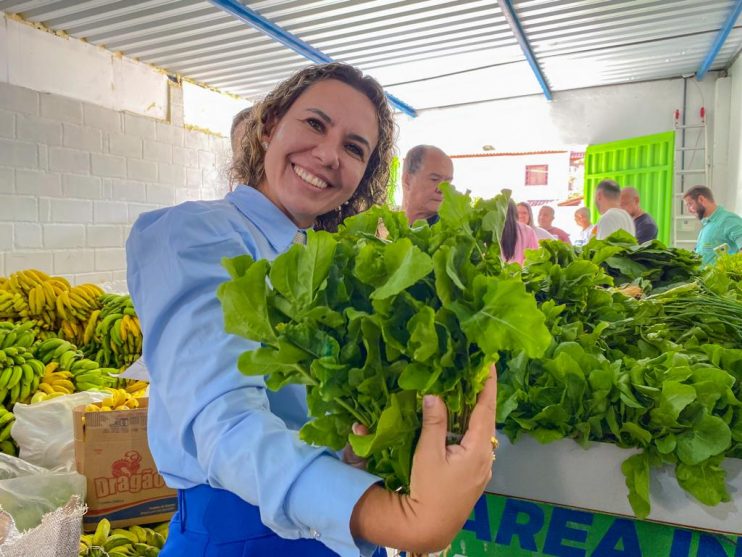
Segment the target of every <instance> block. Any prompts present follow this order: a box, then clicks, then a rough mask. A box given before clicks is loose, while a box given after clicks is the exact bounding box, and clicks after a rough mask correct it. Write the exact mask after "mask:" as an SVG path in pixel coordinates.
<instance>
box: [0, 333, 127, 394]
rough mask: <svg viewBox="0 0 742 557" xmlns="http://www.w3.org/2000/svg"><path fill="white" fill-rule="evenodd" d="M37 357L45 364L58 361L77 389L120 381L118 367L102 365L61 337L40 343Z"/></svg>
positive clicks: (107, 385) (94, 387)
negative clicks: (70, 375)
mask: <svg viewBox="0 0 742 557" xmlns="http://www.w3.org/2000/svg"><path fill="white" fill-rule="evenodd" d="M36 357H37V358H38V359H39V360H40V361H41V362H43V363H44V364H49V363H50V362H57V363H58V364H59V365H58V366H57V368H56V369H58V370H60V371H69V372H70V373H71V374H72V377H71V381H72V382H73V383H74V385H75V390H76V391H89V390H94V389H101V388H103V387H116V386H118V384H119V381H120V380H119V379H118V378H117V377H116V376H115V375H116V374H118V373H119V370H118V369H116V368H104V367H101V366H100V364H99V363H98V362H96V361H93V360H89V359H87V358H85V357H84V356H83V353H82V351H80V350H78V349H77V348H76V347H75V345H74V344H72V343H71V342H69V341H66V340H64V339H61V338H50V339H47V340H45V341H43V342H41V343H39V344H38V345H37V346H36ZM42 376H43V371H42ZM0 377H1V376H0ZM1 392H2V391H0V393H1Z"/></svg>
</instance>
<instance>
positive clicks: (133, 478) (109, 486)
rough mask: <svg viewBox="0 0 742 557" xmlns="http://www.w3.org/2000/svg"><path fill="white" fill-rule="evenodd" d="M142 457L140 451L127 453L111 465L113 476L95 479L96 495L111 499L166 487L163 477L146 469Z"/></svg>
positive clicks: (154, 471) (150, 469)
mask: <svg viewBox="0 0 742 557" xmlns="http://www.w3.org/2000/svg"><path fill="white" fill-rule="evenodd" d="M141 465H142V455H140V454H139V452H138V451H126V452H125V453H124V457H123V458H120V459H118V460H115V461H114V462H113V464H111V476H110V477H102V478H95V479H94V480H93V483H94V485H95V495H96V496H97V497H99V498H100V497H109V496H111V495H117V494H119V493H139V492H140V491H146V490H148V489H157V488H161V487H164V486H165V481H164V480H163V479H162V476H160V474H158V473H157V470H153V469H152V468H144V469H142V470H140V467H141Z"/></svg>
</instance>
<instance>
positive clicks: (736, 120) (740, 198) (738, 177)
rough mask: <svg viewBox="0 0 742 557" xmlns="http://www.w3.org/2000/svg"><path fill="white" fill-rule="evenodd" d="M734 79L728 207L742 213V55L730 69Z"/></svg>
mask: <svg viewBox="0 0 742 557" xmlns="http://www.w3.org/2000/svg"><path fill="white" fill-rule="evenodd" d="M729 76H730V79H731V81H732V85H731V94H730V97H731V102H730V108H729V157H728V169H727V180H728V183H729V186H728V188H727V192H728V193H727V196H726V203H727V208H728V209H730V210H734V211H735V212H736V213H737V214H742V56H738V57H737V61H736V62H735V63H734V65H733V66H732V68H731V69H730V71H729Z"/></svg>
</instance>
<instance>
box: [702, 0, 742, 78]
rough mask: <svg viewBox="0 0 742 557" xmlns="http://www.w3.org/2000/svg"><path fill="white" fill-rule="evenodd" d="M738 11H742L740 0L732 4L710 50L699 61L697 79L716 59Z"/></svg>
mask: <svg viewBox="0 0 742 557" xmlns="http://www.w3.org/2000/svg"><path fill="white" fill-rule="evenodd" d="M740 13H742V0H737V3H736V4H735V5H734V7H733V8H732V11H731V13H730V14H729V17H727V20H726V22H725V23H724V26H723V27H722V28H721V29H720V30H719V34H718V35H716V38H715V39H714V44H712V45H711V50H709V53H708V54H707V55H706V58H704V60H703V62H701V66H700V67H699V68H698V71H697V72H696V79H697V80H698V81H701V80H702V79H703V78H704V76H705V75H706V72H708V71H709V68H711V64H713V63H714V60H715V59H716V56H717V54H719V51H720V50H721V47H722V46H724V41H726V40H727V37H728V36H729V33H731V31H732V28H733V27H734V24H735V23H736V21H737V18H738V17H739V14H740Z"/></svg>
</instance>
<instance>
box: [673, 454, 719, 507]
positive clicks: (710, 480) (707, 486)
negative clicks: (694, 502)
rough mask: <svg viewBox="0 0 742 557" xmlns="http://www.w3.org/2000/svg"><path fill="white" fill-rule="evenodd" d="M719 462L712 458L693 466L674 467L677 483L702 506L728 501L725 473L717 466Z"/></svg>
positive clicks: (681, 464)
mask: <svg viewBox="0 0 742 557" xmlns="http://www.w3.org/2000/svg"><path fill="white" fill-rule="evenodd" d="M720 460H721V459H720V458H713V459H709V460H707V461H705V462H702V463H701V464H698V465H695V466H691V465H688V464H684V463H682V462H680V463H678V465H677V466H676V467H675V476H676V477H677V479H678V483H679V484H680V486H681V487H682V488H683V489H685V490H686V491H687V492H688V493H690V494H691V495H693V496H694V497H695V498H696V499H698V500H699V501H700V502H701V503H703V504H704V505H711V506H714V505H718V504H719V503H723V502H727V501H730V500H731V498H730V497H729V492H728V491H727V487H726V473H725V472H724V469H723V468H722V467H721V466H719V461H720Z"/></svg>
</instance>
